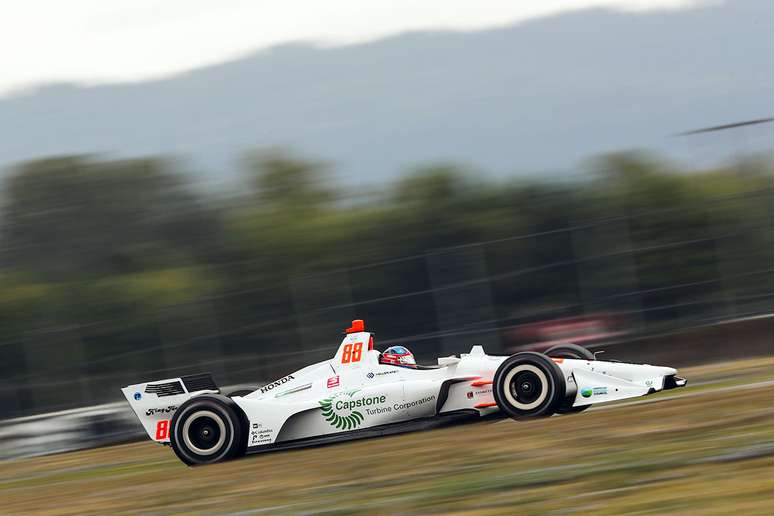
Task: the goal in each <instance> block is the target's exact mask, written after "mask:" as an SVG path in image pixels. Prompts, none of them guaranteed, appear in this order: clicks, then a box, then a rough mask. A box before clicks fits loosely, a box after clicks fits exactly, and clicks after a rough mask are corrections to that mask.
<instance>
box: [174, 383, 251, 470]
mask: <svg viewBox="0 0 774 516" xmlns="http://www.w3.org/2000/svg"><path fill="white" fill-rule="evenodd" d="M240 411H241V409H240V408H239V407H237V405H236V404H235V403H234V402H233V401H232V400H231V399H229V398H227V397H225V396H221V395H217V394H203V395H201V396H195V397H193V398H191V399H189V400H188V401H186V402H185V403H183V404H182V405H180V408H179V409H177V411H176V412H175V415H174V416H172V421H171V424H170V427H171V431H170V442H171V444H172V449H173V450H174V452H175V455H177V457H178V458H179V459H180V460H181V461H183V462H184V463H186V464H188V465H189V466H198V465H200V464H212V463H215V462H220V461H224V460H229V459H234V458H236V457H239V456H241V455H243V454H244V452H245V448H246V443H247V434H246V431H247V430H246V425H245V424H244V418H243V417H241V416H240Z"/></svg>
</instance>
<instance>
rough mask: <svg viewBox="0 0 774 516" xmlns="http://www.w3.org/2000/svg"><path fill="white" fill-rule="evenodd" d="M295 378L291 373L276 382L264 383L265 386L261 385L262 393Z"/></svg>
mask: <svg viewBox="0 0 774 516" xmlns="http://www.w3.org/2000/svg"><path fill="white" fill-rule="evenodd" d="M293 379H294V378H293V375H292V374H289V375H287V376H285V377H284V378H280V379H279V380H277V381H276V382H271V383H270V384H268V385H264V386H263V387H261V393H263V394H265V393H267V392H269V391H270V390H272V389H274V388H275V387H279V386H280V385H282V384H285V383H288V382H289V381H290V380H293Z"/></svg>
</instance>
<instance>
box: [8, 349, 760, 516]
mask: <svg viewBox="0 0 774 516" xmlns="http://www.w3.org/2000/svg"><path fill="white" fill-rule="evenodd" d="M681 373H683V374H684V375H685V376H687V377H688V378H689V381H690V382H691V383H690V384H689V387H688V388H686V389H683V390H677V391H670V392H665V393H660V394H656V395H653V396H650V397H646V398H640V399H637V400H631V401H625V402H619V403H616V404H611V405H606V406H598V407H593V408H592V409H590V410H588V411H586V412H583V413H581V414H576V415H568V416H556V417H552V418H549V419H544V420H534V421H521V422H515V421H511V420H499V421H497V422H494V423H492V422H481V423H475V424H469V425H462V426H455V427H450V428H443V429H438V430H432V431H426V432H415V433H410V434H403V435H398V436H393V437H385V438H379V439H368V440H361V441H356V442H350V443H344V444H336V445H331V446H322V447H317V448H312V449H306V450H296V451H287V452H278V453H270V454H264V455H259V456H254V457H248V458H246V459H243V460H239V461H235V462H232V463H225V464H217V465H213V466H207V467H201V468H187V467H185V466H183V465H181V464H180V463H179V462H178V461H177V460H176V459H175V458H174V456H173V455H172V454H171V452H170V451H169V450H168V449H165V448H162V447H158V446H155V445H152V444H150V443H134V444H128V445H123V446H113V447H108V448H102V449H97V450H87V451H81V452H74V453H66V454H61V455H56V456H51V457H37V458H33V459H24V460H15V461H4V462H0V499H1V500H2V505H0V513H3V514H30V513H41V514H106V513H112V514H115V513H135V514H169V513H176V512H183V513H188V514H215V513H217V514H358V513H363V512H368V513H370V514H392V513H402V514H427V513H470V514H474V513H475V514H513V513H515V512H517V513H519V514H544V513H556V514H560V513H568V512H581V513H584V514H589V513H591V514H622V513H628V514H652V513H659V514H661V513H665V512H678V511H679V512H680V513H688V514H728V513H730V512H733V511H738V512H740V513H743V514H771V507H773V506H774V405H773V404H772V401H771V400H772V399H774V358H769V359H754V360H745V361H740V362H734V363H731V364H716V365H710V366H702V367H696V368H690V369H685V370H682V371H681Z"/></svg>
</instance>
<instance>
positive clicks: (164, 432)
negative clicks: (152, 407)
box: [156, 419, 169, 441]
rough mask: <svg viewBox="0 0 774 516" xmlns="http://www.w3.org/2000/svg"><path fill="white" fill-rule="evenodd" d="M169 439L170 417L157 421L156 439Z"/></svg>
mask: <svg viewBox="0 0 774 516" xmlns="http://www.w3.org/2000/svg"><path fill="white" fill-rule="evenodd" d="M165 439H169V419H162V420H161V421H159V422H158V423H156V440H157V441H163V440H165Z"/></svg>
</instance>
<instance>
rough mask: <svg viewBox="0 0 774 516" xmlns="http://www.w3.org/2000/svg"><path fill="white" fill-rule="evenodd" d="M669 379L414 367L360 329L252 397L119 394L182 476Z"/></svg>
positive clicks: (526, 364) (575, 406) (539, 362)
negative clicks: (243, 459)
mask: <svg viewBox="0 0 774 516" xmlns="http://www.w3.org/2000/svg"><path fill="white" fill-rule="evenodd" d="M676 373H677V371H676V370H675V369H672V368H670V367H658V366H651V365H643V364H631V363H625V362H615V361H602V360H596V359H595V357H594V355H593V354H592V353H591V352H589V351H588V350H587V349H585V348H582V347H580V346H575V345H572V344H565V345H560V346H556V347H554V348H551V349H548V350H546V351H545V352H544V353H535V352H522V353H517V354H515V355H511V356H493V355H487V354H486V353H484V350H483V349H482V348H481V347H480V346H473V348H472V349H471V350H470V352H469V353H463V354H461V355H459V356H449V357H441V358H438V360H437V364H435V365H431V366H422V365H417V364H416V363H415V361H414V360H413V356H412V355H411V354H410V352H408V351H407V350H406V349H405V348H404V347H402V346H395V347H392V348H390V349H388V350H385V352H384V353H380V352H379V351H377V350H376V349H374V339H373V336H372V335H371V333H369V332H367V331H366V330H365V325H364V324H363V321H362V320H356V321H353V322H352V326H351V327H350V328H348V329H347V330H346V335H345V337H344V339H343V340H342V342H341V345H340V346H339V348H338V351H337V352H336V354H335V356H334V357H333V358H331V359H329V360H324V361H322V362H319V363H316V364H312V365H310V366H307V367H305V368H303V369H300V370H298V371H296V372H294V373H291V374H288V375H287V376H284V377H282V378H280V379H278V380H276V381H273V382H271V383H268V384H266V385H264V386H263V387H260V388H258V389H256V390H254V391H239V392H234V393H229V394H228V395H224V394H222V393H221V392H220V390H219V389H218V387H217V386H216V384H215V382H214V381H213V379H212V377H211V376H210V375H209V374H201V375H190V376H183V377H180V378H170V379H166V380H158V381H153V382H148V383H140V384H137V385H130V386H128V387H124V388H123V389H122V391H123V393H124V395H125V396H126V399H127V400H128V401H129V404H130V405H131V407H132V409H133V410H134V412H135V413H136V414H137V417H138V418H139V419H140V422H141V423H142V425H143V427H144V428H145V431H146V432H147V433H148V435H149V436H150V438H151V439H152V440H154V441H156V442H158V443H163V444H168V445H171V446H172V449H173V450H174V452H175V454H177V456H178V457H179V458H180V460H182V461H183V462H184V463H186V464H188V465H197V464H208V463H213V462H218V461H222V460H227V459H232V458H236V457H239V456H242V455H244V454H245V453H254V452H261V451H269V450H280V449H287V448H293V447H300V446H309V445H316V444H323V443H329V442H335V441H341V440H349V439H356V438H361V437H373V436H380V435H387V434H391V433H397V432H404V431H408V430H414V429H420V428H427V427H432V426H437V425H439V424H445V423H449V422H454V421H460V420H465V419H477V418H482V417H485V416H496V415H506V416H510V417H512V418H514V419H522V418H534V417H546V416H550V415H552V414H555V413H559V414H568V413H574V412H580V411H582V410H584V409H587V408H588V407H589V406H590V405H592V404H595V403H601V402H609V401H615V400H621V399H625V398H633V397H637V396H643V395H646V394H651V393H653V392H657V391H661V390H665V389H674V388H676V387H682V386H684V385H685V384H686V380H685V379H683V378H679V377H678V376H676Z"/></svg>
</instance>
